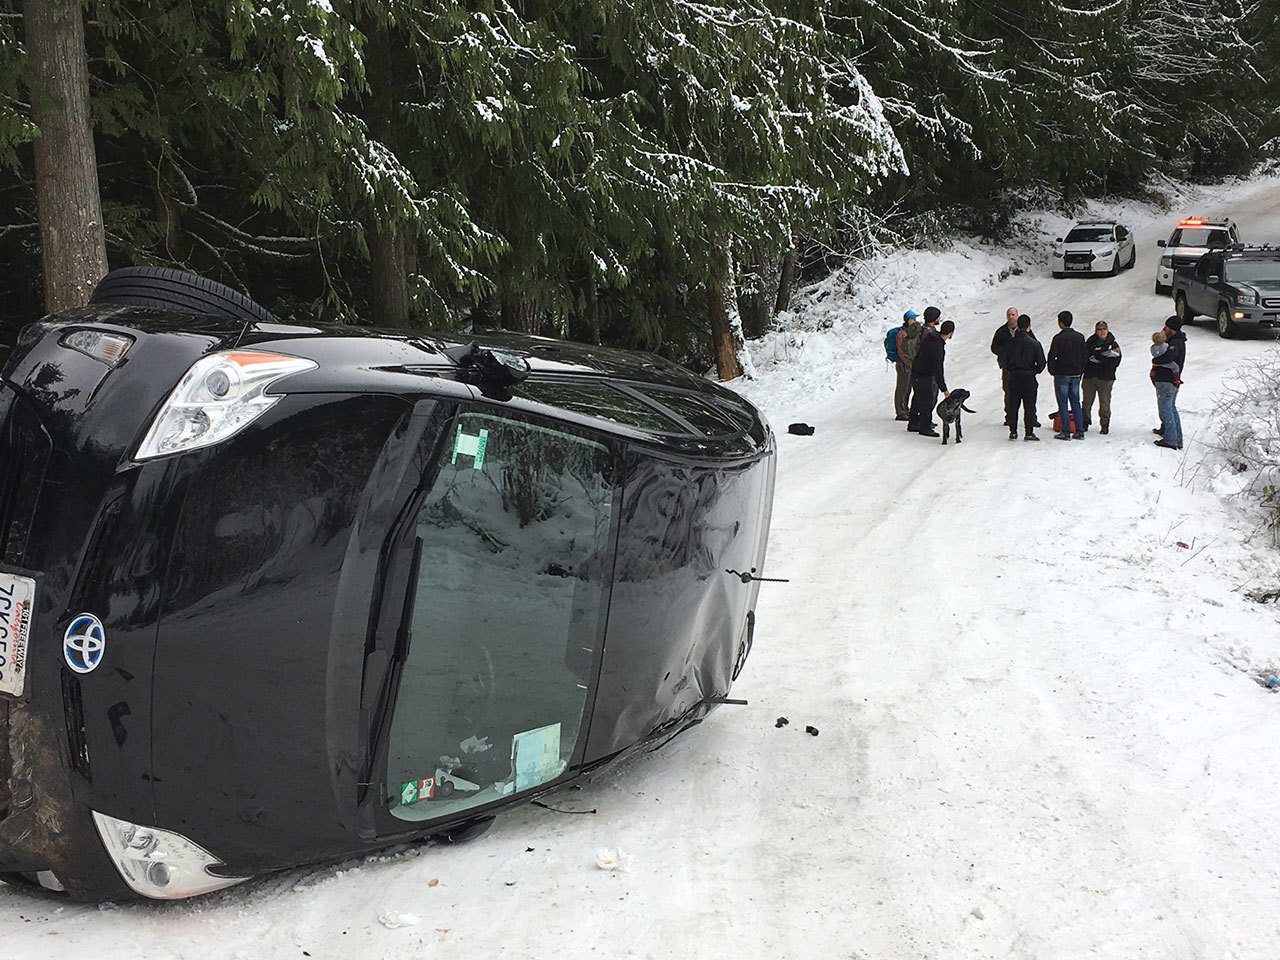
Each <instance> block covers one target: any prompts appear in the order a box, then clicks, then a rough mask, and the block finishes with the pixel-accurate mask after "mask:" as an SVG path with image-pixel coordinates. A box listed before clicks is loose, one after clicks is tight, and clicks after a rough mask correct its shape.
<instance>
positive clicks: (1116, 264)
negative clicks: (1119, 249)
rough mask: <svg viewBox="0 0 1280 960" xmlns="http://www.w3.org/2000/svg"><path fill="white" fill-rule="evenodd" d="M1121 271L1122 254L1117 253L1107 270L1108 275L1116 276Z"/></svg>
mask: <svg viewBox="0 0 1280 960" xmlns="http://www.w3.org/2000/svg"><path fill="white" fill-rule="evenodd" d="M1119 272H1120V254H1118V253H1117V254H1116V255H1115V256H1114V257H1112V258H1111V269H1110V270H1108V271H1107V276H1108V277H1114V276H1115V275H1116V274H1117V273H1119Z"/></svg>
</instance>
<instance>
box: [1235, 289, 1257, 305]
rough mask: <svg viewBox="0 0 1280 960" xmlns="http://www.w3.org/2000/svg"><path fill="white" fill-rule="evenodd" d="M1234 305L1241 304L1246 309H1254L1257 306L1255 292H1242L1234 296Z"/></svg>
mask: <svg viewBox="0 0 1280 960" xmlns="http://www.w3.org/2000/svg"><path fill="white" fill-rule="evenodd" d="M1236 303H1239V304H1243V305H1244V306H1246V307H1256V306H1257V305H1258V293H1257V291H1256V290H1255V291H1252V292H1251V291H1244V292H1241V293H1237V294H1236Z"/></svg>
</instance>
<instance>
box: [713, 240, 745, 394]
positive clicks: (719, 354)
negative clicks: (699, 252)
mask: <svg viewBox="0 0 1280 960" xmlns="http://www.w3.org/2000/svg"><path fill="white" fill-rule="evenodd" d="M736 306H737V304H736V303H735V297H734V293H733V258H732V257H731V256H730V254H729V242H728V240H725V241H724V242H721V243H717V244H716V248H715V249H714V250H713V251H712V252H711V275H710V276H709V277H707V312H708V315H709V318H710V321H711V347H712V349H713V350H714V351H715V354H716V375H717V376H718V377H719V378H720V379H721V380H736V379H737V378H738V377H740V376H742V364H741V363H740V362H739V361H738V351H739V350H741V349H742V340H741V339H740V337H739V331H737V330H735V329H734V325H733V314H734V313H735V308H736Z"/></svg>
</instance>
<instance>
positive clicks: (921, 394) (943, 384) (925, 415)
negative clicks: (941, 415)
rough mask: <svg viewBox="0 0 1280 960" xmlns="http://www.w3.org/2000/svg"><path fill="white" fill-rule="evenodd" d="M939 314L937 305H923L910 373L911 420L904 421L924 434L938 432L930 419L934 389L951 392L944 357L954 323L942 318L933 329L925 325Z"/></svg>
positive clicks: (934, 402) (928, 324) (935, 321)
mask: <svg viewBox="0 0 1280 960" xmlns="http://www.w3.org/2000/svg"><path fill="white" fill-rule="evenodd" d="M941 315H942V313H941V311H940V310H939V309H938V308H937V307H928V308H926V309H925V311H924V324H925V327H926V330H925V332H924V333H923V334H922V335H921V338H920V349H919V351H918V352H917V353H916V360H915V364H914V365H913V366H912V373H911V390H912V397H911V421H910V422H909V423H908V424H907V429H908V430H911V431H914V432H915V433H918V434H920V435H921V436H924V437H936V436H939V434H938V430H937V425H936V424H935V423H934V422H933V408H934V407H936V406H937V405H938V391H939V390H941V391H942V395H943V396H944V397H947V396H950V395H951V391H950V390H948V389H947V378H946V374H945V373H944V368H945V366H946V361H947V341H948V340H950V339H951V337H952V336H953V335H954V334H955V331H956V325H955V324H954V323H952V322H951V321H950V320H946V321H943V323H942V326H941V327H940V328H939V329H938V330H937V332H934V331H933V330H932V329H929V328H931V327H932V324H936V323H937V322H938V318H939V317H940V316H941Z"/></svg>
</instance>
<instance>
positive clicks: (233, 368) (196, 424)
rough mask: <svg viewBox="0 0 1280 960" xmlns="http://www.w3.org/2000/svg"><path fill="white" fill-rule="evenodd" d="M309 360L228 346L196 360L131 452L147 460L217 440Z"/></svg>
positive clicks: (271, 399)
mask: <svg viewBox="0 0 1280 960" xmlns="http://www.w3.org/2000/svg"><path fill="white" fill-rule="evenodd" d="M317 366H318V364H316V363H315V362H314V361H312V360H303V359H302V358H301V357H287V356H284V355H283V354H279V353H255V352H250V351H243V350H229V351H226V352H224V353H213V354H210V355H209V356H207V357H203V358H201V359H200V360H197V361H196V362H195V363H194V364H193V365H192V367H191V369H190V370H188V371H187V372H186V373H185V374H184V375H183V377H182V379H181V380H179V381H178V385H177V387H175V388H174V391H173V393H171V394H169V399H167V400H166V401H165V402H164V406H162V407H161V408H160V412H159V413H157V414H156V418H155V420H154V422H152V424H151V429H150V430H148V431H147V436H146V438H145V439H144V440H143V441H142V444H141V446H139V447H138V452H137V453H136V454H134V459H135V460H150V459H152V458H153V457H164V456H168V455H169V454H173V453H185V452H187V451H188V450H198V449H199V448H201V447H208V446H212V445H213V444H215V443H221V442H222V441H223V440H226V439H227V438H228V437H231V436H234V435H235V434H237V433H239V432H240V431H241V430H243V429H244V428H245V427H247V426H248V425H249V424H250V423H252V422H253V421H254V420H257V419H258V417H260V416H262V415H263V414H264V413H266V412H267V411H268V410H270V409H271V408H272V407H273V406H275V404H276V403H277V402H279V400H280V397H279V396H271V395H269V394H268V393H267V392H266V391H267V388H268V387H269V386H271V385H272V384H273V383H275V382H276V381H277V380H279V379H281V378H283V377H287V376H290V375H291V374H295V373H301V372H302V371H304V370H312V369H314V368H315V367H317Z"/></svg>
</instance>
